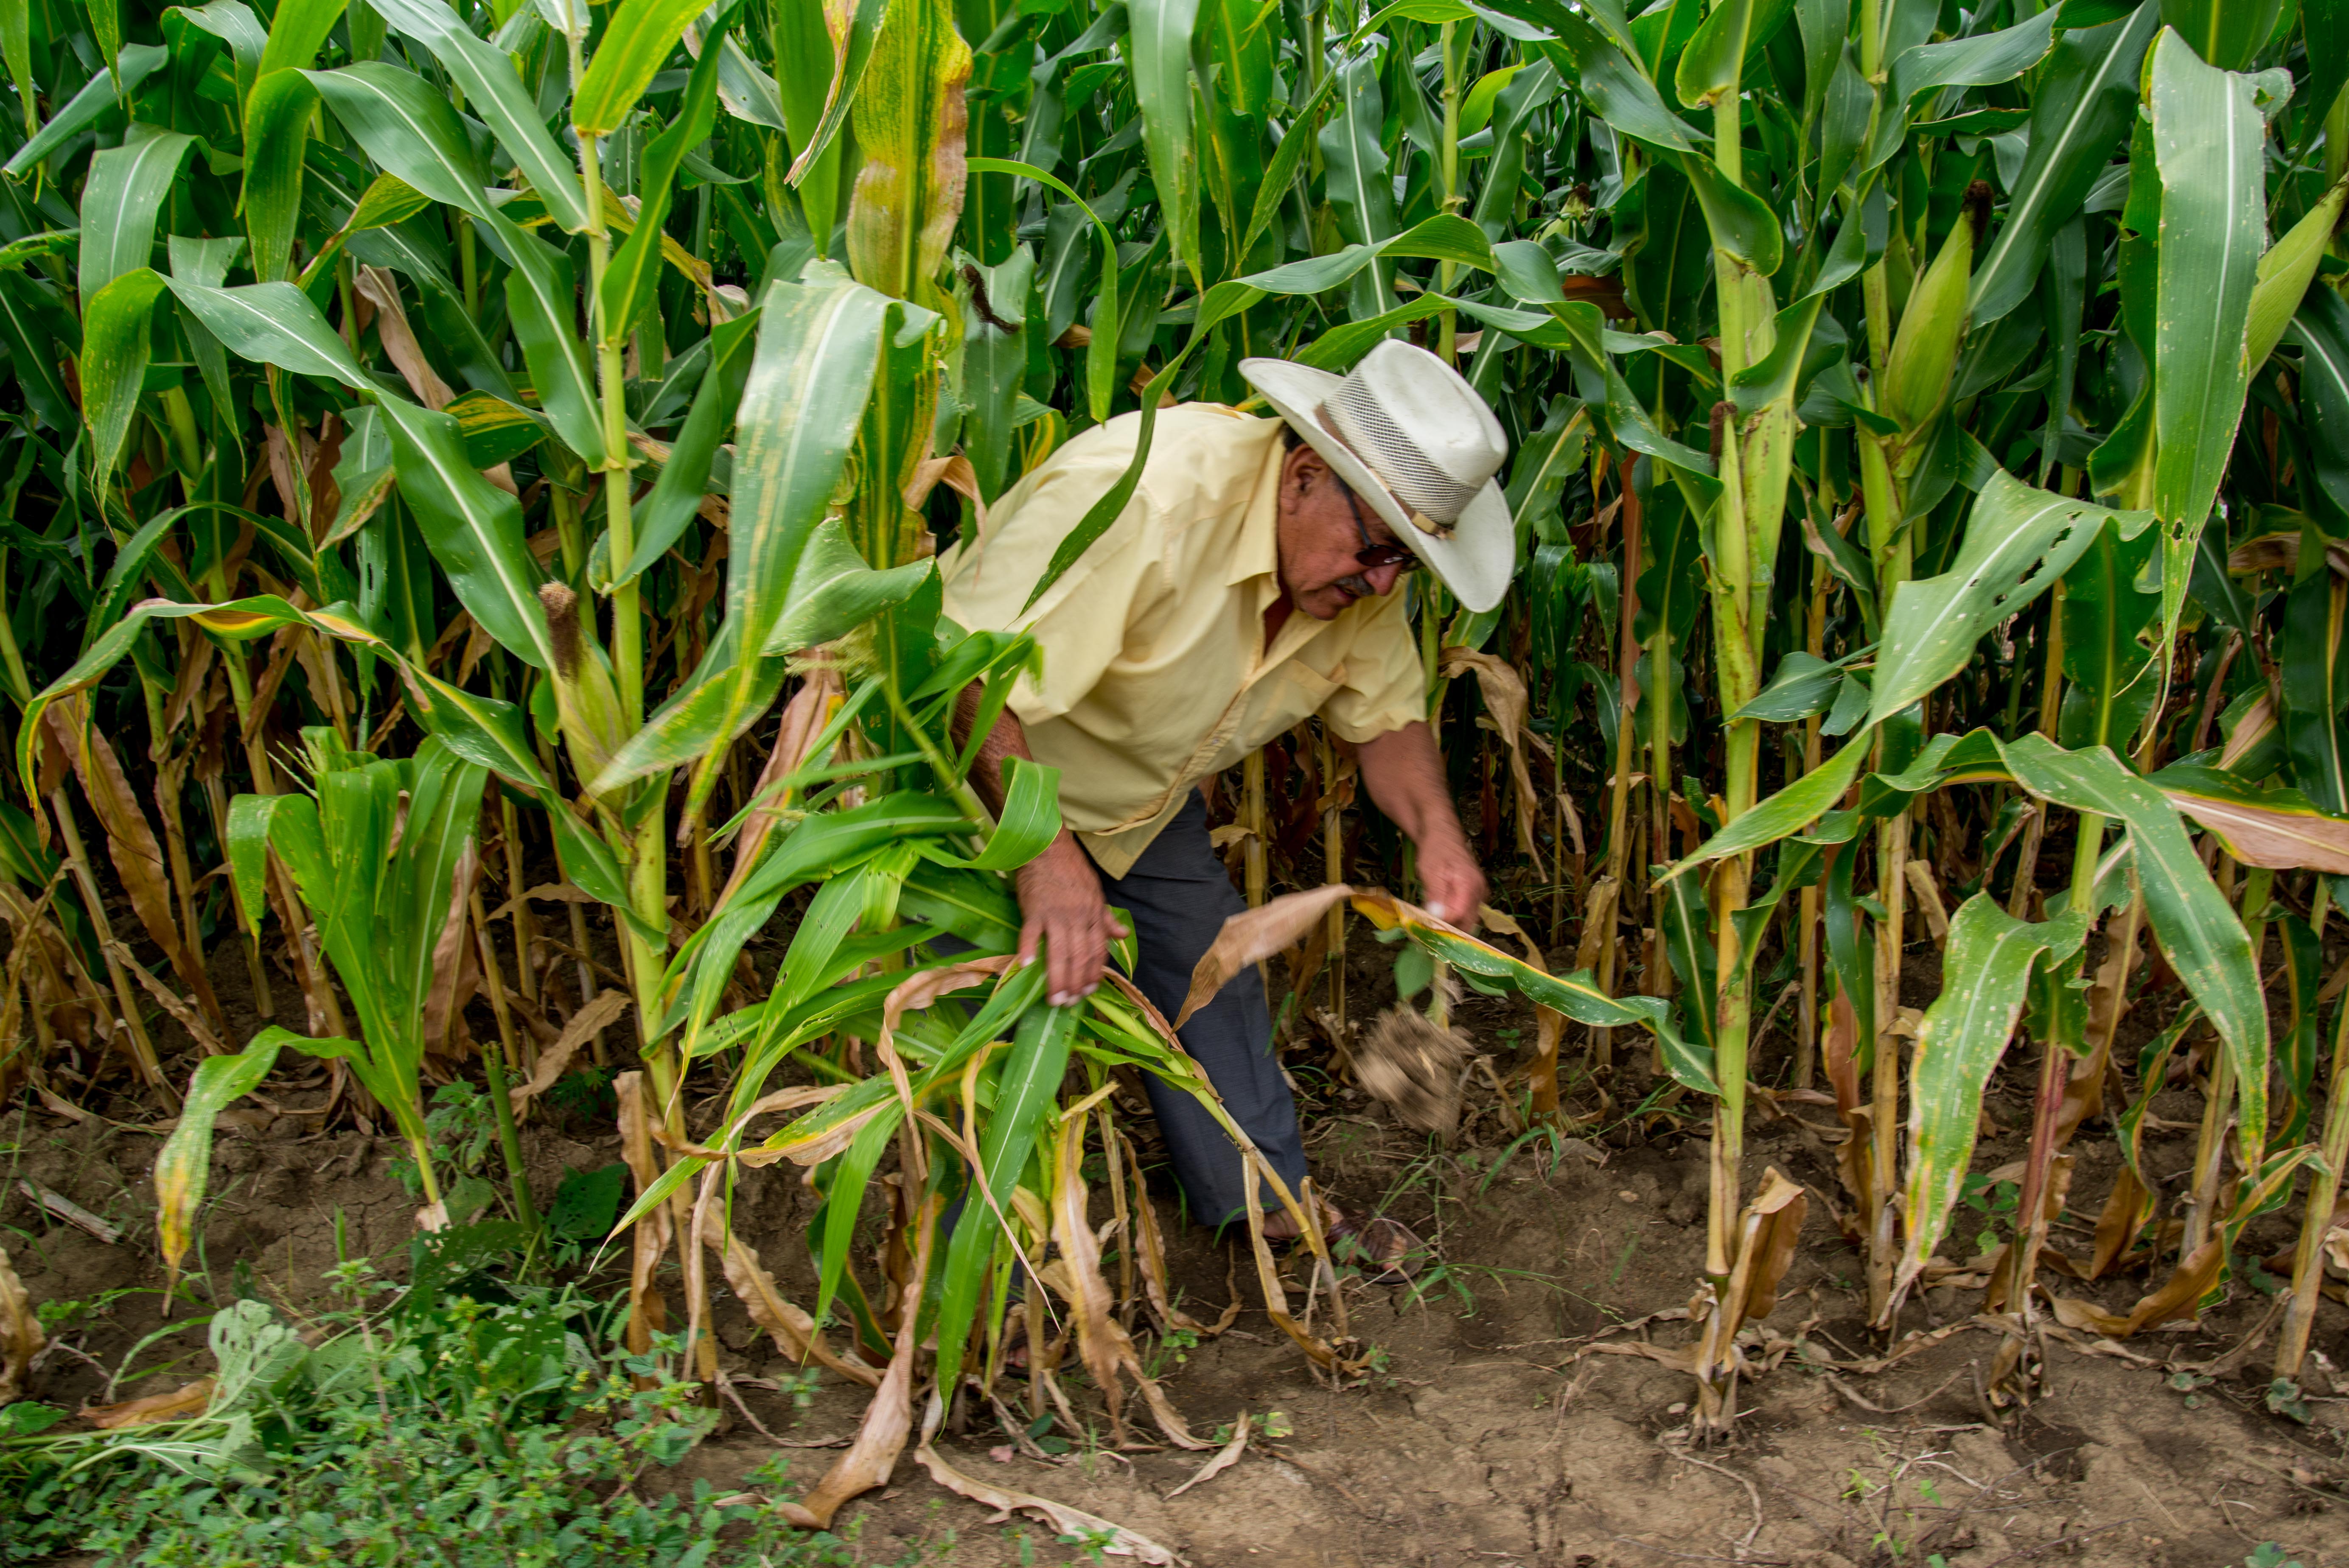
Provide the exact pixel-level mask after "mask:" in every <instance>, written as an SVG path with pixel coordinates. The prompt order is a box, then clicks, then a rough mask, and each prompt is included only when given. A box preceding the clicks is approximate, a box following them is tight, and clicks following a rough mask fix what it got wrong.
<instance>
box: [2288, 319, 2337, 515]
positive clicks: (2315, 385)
mask: <svg viewBox="0 0 2349 1568" xmlns="http://www.w3.org/2000/svg"><path fill="white" fill-rule="evenodd" d="M2284 338H2285V341H2286V342H2289V343H2293V344H2297V345H2298V346H2300V349H2301V356H2300V406H2301V418H2302V422H2303V424H2304V427H2305V428H2307V430H2308V432H2309V436H2310V439H2309V441H2308V445H2307V461H2308V465H2309V468H2310V469H2311V470H2312V474H2313V478H2314V479H2315V480H2316V485H2317V488H2318V490H2319V492H2320V495H2321V498H2322V500H2323V501H2325V502H2327V503H2329V504H2330V505H2331V506H2332V507H2333V510H2334V511H2336V512H2337V513H2339V514H2340V515H2341V516H2343V517H2344V518H2349V301H2344V300H2343V299H2342V297H2341V296H2340V295H2339V294H2335V293H2333V291H2332V290H2331V289H2311V290H2309V291H2308V294H2307V297H2306V298H2304V299H2302V301H2301V302H2300V309H2299V311H2298V312H2297V313H2295V314H2294V315H2293V316H2292V325H2291V326H2289V327H2288V328H2286V329H2285V332H2284Z"/></svg>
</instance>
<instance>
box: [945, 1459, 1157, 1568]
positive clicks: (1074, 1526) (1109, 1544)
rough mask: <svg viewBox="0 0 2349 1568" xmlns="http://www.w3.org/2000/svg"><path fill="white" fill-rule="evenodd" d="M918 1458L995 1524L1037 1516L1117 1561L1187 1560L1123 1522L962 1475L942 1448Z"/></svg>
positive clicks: (946, 1484) (1047, 1498)
mask: <svg viewBox="0 0 2349 1568" xmlns="http://www.w3.org/2000/svg"><path fill="white" fill-rule="evenodd" d="M914 1458H915V1459H916V1460H919V1461H920V1463H921V1466H922V1468H923V1469H924V1470H927V1471H929V1472H930V1479H931V1480H935V1481H936V1482H937V1483H938V1484H939V1485H940V1486H942V1487H944V1488H946V1489H947V1491H950V1492H953V1493H955V1494H956V1495H957V1496H958V1497H967V1498H968V1499H970V1501H973V1502H983V1503H985V1504H986V1505H987V1506H988V1507H989V1508H991V1509H994V1510H995V1516H994V1518H993V1519H990V1520H988V1523H990V1524H992V1523H996V1522H999V1521H1002V1520H1006V1519H1009V1518H1010V1517H1011V1516H1012V1514H1014V1513H1015V1512H1017V1513H1032V1514H1034V1515H1035V1516H1036V1517H1037V1518H1039V1519H1040V1520H1042V1521H1043V1522H1045V1523H1047V1524H1049V1525H1050V1526H1051V1527H1052V1528H1053V1529H1054V1530H1057V1531H1059V1532H1061V1534H1063V1535H1077V1536H1083V1537H1086V1538H1088V1539H1090V1540H1091V1541H1092V1542H1096V1543H1097V1544H1098V1546H1099V1548H1100V1550H1101V1551H1102V1552H1103V1553H1107V1554H1108V1555H1109V1556H1112V1557H1131V1558H1133V1560H1134V1561H1135V1562H1137V1563H1149V1564H1152V1565H1153V1568H1172V1565H1173V1564H1175V1563H1181V1562H1182V1561H1183V1560H1182V1559H1181V1558H1180V1557H1177V1556H1175V1555H1174V1553H1173V1552H1172V1551H1170V1550H1168V1549H1167V1548H1166V1547H1164V1546H1161V1545H1159V1544H1158V1542H1155V1541H1153V1540H1151V1539H1150V1537H1148V1536H1147V1535H1139V1534H1136V1533H1135V1532H1133V1531H1131V1530H1128V1529H1127V1528H1126V1527H1125V1526H1124V1525H1123V1524H1117V1523H1113V1522H1111V1521H1109V1520H1106V1519H1102V1518H1101V1517H1099V1516H1098V1515H1095V1514H1091V1513H1087V1512H1086V1511H1084V1510H1082V1509H1081V1508H1071V1507H1070V1506H1069V1505H1068V1504H1066V1503H1064V1502H1054V1501H1052V1500H1051V1499H1050V1498H1049V1497H1038V1496H1037V1495H1036V1494H1035V1493H1034V1492H1029V1491H1013V1490H1012V1489H1011V1488H1009V1487H1008V1486H993V1485H990V1484H988V1482H986V1481H983V1480H979V1479H978V1477H977V1476H971V1475H965V1474H964V1473H963V1472H962V1471H960V1470H957V1469H955V1468H954V1466H952V1465H950V1464H948V1463H947V1461H946V1460H942V1459H940V1458H939V1457H938V1455H937V1450H936V1449H932V1448H930V1447H928V1446H927V1445H925V1446H923V1447H921V1448H918V1449H915V1450H914Z"/></svg>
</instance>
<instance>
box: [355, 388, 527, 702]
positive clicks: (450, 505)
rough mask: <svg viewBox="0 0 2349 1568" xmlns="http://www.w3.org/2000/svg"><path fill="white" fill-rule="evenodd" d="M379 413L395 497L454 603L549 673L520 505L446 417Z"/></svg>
mask: <svg viewBox="0 0 2349 1568" xmlns="http://www.w3.org/2000/svg"><path fill="white" fill-rule="evenodd" d="M378 407H379V408H380V410H381V414H382V418H383V421H384V425H385V428H387V430H388V433H389V434H390V436H391V449H392V466H393V468H394V469H395V470H396V471H397V472H398V475H399V493H400V495H401V496H402V497H403V498H404V499H405V500H407V502H408V504H409V510H410V511H412V512H413V513H414V514H415V518H416V524H417V528H418V529H419V531H421V532H422V533H423V535H424V542H425V544H426V546H427V547H428V548H429V549H430V551H431V552H432V558H433V560H435V561H437V562H440V570H441V571H443V572H445V573H448V575H449V586H450V590H451V591H453V592H454V593H456V595H457V601H458V603H461V604H462V605H464V606H465V608H466V610H467V611H468V612H469V613H470V614H471V615H472V617H473V619H474V620H476V621H478V622H480V623H481V629H482V630H483V631H485V632H487V633H489V634H490V635H491V636H492V637H495V638H496V639H497V640H498V644H499V645H500V646H502V647H503V648H504V649H505V650H506V651H507V652H508V653H510V654H512V655H514V657H516V658H518V659H520V660H522V661H523V663H524V664H526V665H530V666H531V667H532V668H533V669H542V670H544V669H552V668H554V644H553V640H552V638H553V634H552V633H550V632H549V631H548V630H547V624H546V614H545V612H544V610H543V608H542V607H541V606H540V604H539V602H538V585H539V584H540V583H543V581H545V577H544V574H543V573H541V572H540V571H539V568H538V562H536V561H534V560H533V559H532V557H531V553H530V550H529V547H528V546H527V545H525V544H524V543H523V521H522V506H521V504H520V503H519V502H518V501H516V500H514V498H513V497H512V496H511V495H508V494H507V493H506V492H505V491H504V490H500V489H498V487H497V486H495V485H493V484H492V483H490V481H489V480H485V479H483V478H482V477H481V470H479V469H476V468H474V467H473V465H472V463H471V459H468V458H467V457H466V455H465V440H464V437H463V435H462V434H461V433H460V431H459V429H458V428H457V421H456V419H455V418H453V417H451V416H450V415H448V414H445V413H436V412H434V411H433V410H431V409H429V408H422V407H418V406H417V405H415V404H413V403H409V402H406V401H404V400H402V399H400V398H397V397H386V398H384V399H383V400H382V401H381V403H380V404H379V405H378Z"/></svg>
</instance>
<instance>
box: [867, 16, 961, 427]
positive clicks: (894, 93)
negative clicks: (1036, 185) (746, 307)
mask: <svg viewBox="0 0 2349 1568" xmlns="http://www.w3.org/2000/svg"><path fill="white" fill-rule="evenodd" d="M970 71H971V54H970V46H969V45H968V44H966V43H964V42H963V39H962V36H961V35H960V34H958V33H957V32H956V31H955V26H954V15H953V8H952V6H951V5H949V4H948V3H947V0H892V4H891V5H890V7H889V17H888V23H887V25H886V26H884V27H883V28H882V30H881V34H880V36H879V37H877V38H876V39H874V48H873V57H872V59H871V60H870V61H869V62H868V63H867V65H866V67H865V70H864V80H863V82H862V83H861V84H859V86H858V88H857V90H856V103H855V106H854V109H853V111H852V118H851V119H850V121H849V128H850V129H851V130H852V131H853V132H854V137H855V144H856V150H857V157H858V160H859V165H858V168H857V170H856V180H855V183H854V188H853V189H852V191H850V195H849V202H848V232H847V251H848V263H849V269H850V270H851V271H852V272H854V273H855V274H856V276H857V278H858V279H859V280H860V281H862V282H864V283H866V284H870V285H872V286H873V287H874V288H877V289H879V290H881V291H882V292H883V293H885V294H894V295H895V296H897V297H898V298H900V299H923V298H926V295H927V290H928V288H929V287H930V286H931V285H932V281H933V280H935V279H936V277H937V275H938V273H939V269H940V268H942V267H943V266H944V265H945V263H946V257H947V245H948V243H949V242H951V241H952V240H953V237H954V229H955V222H956V216H957V213H958V212H959V211H960V209H961V202H962V199H963V194H964V187H965V186H966V184H967V183H968V181H967V179H966V178H965V175H964V171H963V164H962V161H961V160H962V157H963V148H964V145H965V143H966V141H967V139H968V137H967V129H966V127H965V126H964V125H963V124H961V123H958V121H959V119H960V117H959V116H956V115H955V114H954V110H955V108H956V107H957V104H956V99H957V93H958V91H959V89H960V88H961V86H962V84H963V83H965V82H966V81H968V79H969V77H970ZM905 347H906V350H907V352H913V350H912V349H911V347H910V345H907V346H905ZM912 379H913V377H910V376H904V375H902V374H901V375H900V376H898V377H885V378H884V379H883V380H882V381H881V382H880V383H879V385H878V387H877V388H876V395H877V397H879V398H880V399H881V401H882V402H883V403H884V404H887V403H889V402H892V401H894V400H895V398H896V397H899V396H900V395H901V389H902V388H903V387H905V383H906V382H908V381H910V380H912ZM908 413H909V414H910V407H908ZM911 430H912V426H911V425H910V424H908V423H906V422H905V421H903V420H900V419H898V418H892V417H890V416H889V415H888V414H886V413H885V411H884V410H882V409H876V410H875V413H874V421H873V423H872V425H871V426H870V431H871V434H872V435H873V436H874V437H875V438H882V439H883V440H884V442H885V444H899V443H902V442H904V441H905V439H906V438H908V436H909V435H910V433H911ZM896 455H897V454H895V453H890V454H887V455H886V456H885V457H884V459H883V460H884V461H886V460H888V459H889V458H891V457H895V456H896ZM889 471H900V472H901V471H905V470H903V469H891V470H889Z"/></svg>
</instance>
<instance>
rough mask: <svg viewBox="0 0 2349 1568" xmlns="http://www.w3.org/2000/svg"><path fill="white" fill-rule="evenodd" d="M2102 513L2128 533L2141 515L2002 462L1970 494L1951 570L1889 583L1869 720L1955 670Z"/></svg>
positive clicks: (2066, 559)
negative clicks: (2080, 497)
mask: <svg viewBox="0 0 2349 1568" xmlns="http://www.w3.org/2000/svg"><path fill="white" fill-rule="evenodd" d="M2108 519H2116V520H2118V521H2119V525H2120V526H2121V527H2122V528H2123V529H2124V530H2125V531H2127V532H2131V533H2134V532H2137V531H2140V530H2142V529H2143V528H2144V526H2145V522H2146V519H2145V518H2144V516H2143V514H2141V513H2128V512H2116V511H2112V510H2111V509H2110V508H2107V507H2101V506H2096V505H2094V504H2092V503H2090V502H2087V501H2075V500H2067V499H2065V498H2064V497H2063V496H2060V495H2055V494H2054V493H2052V492H2050V491H2047V490H2035V489H2033V487H2031V486H2029V485H2026V484H2024V483H2023V481H2022V480H2018V479H2016V478H2014V476H2013V475H2012V474H2009V473H2007V472H2005V471H2004V470H2001V471H2000V472H1999V473H1998V474H1997V475H1996V477H1994V478H1993V479H1992V480H1991V482H1990V483H1989V484H1988V485H1986V486H1985V487H1983V490H1982V494H1981V496H1980V497H1979V498H1978V499H1977V500H1975V502H1974V505H1973V511H1972V515H1971V518H1970V519H1969V520H1968V521H1967V524H1966V538H1965V543H1964V545H1963V546H1962V547H1961V549H1960V550H1959V552H1958V556H1957V559H1956V560H1955V561H1954V562H1951V567H1950V570H1949V571H1947V572H1945V573H1942V574H1940V576H1938V577H1930V578H1926V579H1923V580H1921V581H1914V582H1909V583H1901V584H1900V585H1899V587H1898V588H1896V589H1894V590H1893V592H1892V603H1891V604H1890V606H1889V608H1888V609H1887V610H1886V612H1885V616H1884V643H1883V646H1882V648H1881V650H1880V651H1879V652H1878V655H1877V659H1876V682H1875V698H1874V701H1873V702H1872V703H1871V704H1870V705H1869V707H1868V723H1869V724H1871V725H1875V724H1881V723H1882V722H1884V720H1885V719H1887V718H1889V717H1891V716H1892V715H1893V714H1896V713H1899V711H1900V710H1901V709H1902V708H1905V707H1908V706H1909V704H1910V703H1913V702H1915V701H1916V700H1917V699H1918V698H1920V697H1921V696H1924V695H1925V694H1926V693H1927V692H1930V691H1931V690H1932V689H1933V688H1934V687H1936V686H1940V684H1941V683H1942V682H1943V681H1945V680H1948V679H1949V678H1950V677H1951V676H1954V675H1956V674H1957V673H1958V672H1959V671H1960V670H1961V669H1963V668H1964V667H1965V665H1966V662H1967V661H1968V660H1969V659H1971V657H1972V656H1973V648H1974V644H1975V643H1977V642H1979V641H1980V640H1981V639H1982V635H1983V634H1985V633H1986V632H1988V631H1989V630H1990V629H1991V628H1992V626H1995V625H1996V624H1998V623H1999V622H2001V621H2002V620H2004V619H2006V618H2007V617H2008V616H2010V615H2012V614H2014V613H2015V612H2016V611H2018V610H2020V609H2022V608H2023V606H2024V605H2025V604H2028V603H2030V602H2031V601H2032V600H2033V599H2034V598H2036V597H2037V596H2038V595H2039V594H2040V593H2042V592H2044V590H2045V589H2046V587H2047V585H2048V584H2049V583H2053V582H2054V581H2055V580H2056V579H2057V578H2058V577H2061V576H2062V575H2063V574H2064V573H2065V572H2066V571H2068V570H2069V569H2070V568H2071V565H2072V562H2075V561H2076V560H2078V559H2079V558H2080V555H2081V553H2082V552H2084V551H2085V550H2086V549H2087V548H2088V546H2089V545H2090V544H2091V543H2093V542H2095V538H2096V531H2097V530H2098V529H2099V528H2100V527H2102V526H2103V525H2104V524H2105V522H2106V520H2108Z"/></svg>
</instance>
